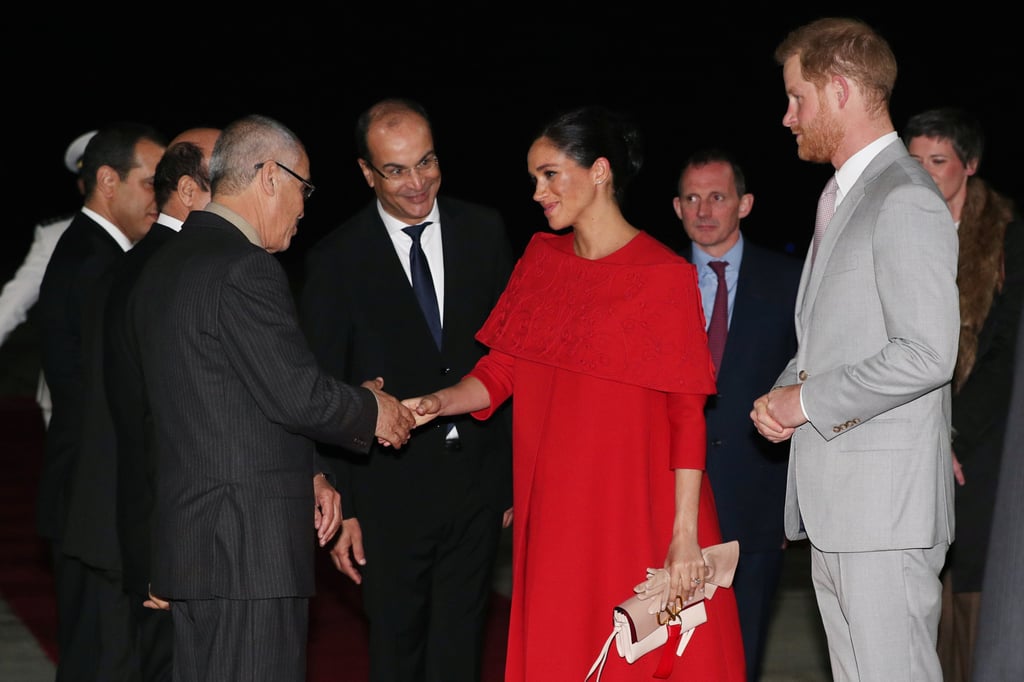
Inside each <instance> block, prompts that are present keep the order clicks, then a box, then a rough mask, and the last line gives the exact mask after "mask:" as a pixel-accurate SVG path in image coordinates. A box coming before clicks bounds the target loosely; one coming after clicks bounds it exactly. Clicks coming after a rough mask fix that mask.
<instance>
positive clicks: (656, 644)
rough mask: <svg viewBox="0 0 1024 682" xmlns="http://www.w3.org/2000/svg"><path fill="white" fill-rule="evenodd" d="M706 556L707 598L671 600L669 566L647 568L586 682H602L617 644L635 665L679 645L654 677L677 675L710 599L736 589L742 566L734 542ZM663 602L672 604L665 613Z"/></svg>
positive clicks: (617, 613)
mask: <svg viewBox="0 0 1024 682" xmlns="http://www.w3.org/2000/svg"><path fill="white" fill-rule="evenodd" d="M701 553H702V554H703V555H704V563H705V564H707V566H708V568H709V569H710V572H709V576H708V580H707V583H706V584H705V586H704V592H703V594H700V593H699V592H698V594H697V596H695V597H694V598H693V599H692V600H690V601H688V602H680V601H678V600H677V601H674V602H673V601H671V600H668V599H665V595H664V592H666V591H667V590H668V588H669V584H668V582H669V581H668V572H667V571H665V569H663V568H657V569H655V568H649V569H647V580H645V581H644V582H642V583H640V584H639V585H637V586H636V587H634V588H633V592H634V594H633V596H631V597H630V598H629V599H627V600H625V601H624V602H622V603H621V604H618V605H616V606H615V607H614V608H613V610H612V633H611V634H610V635H609V636H608V639H607V640H606V641H605V643H604V646H603V647H602V648H601V653H600V654H598V656H597V659H596V660H595V661H594V664H593V665H592V666H591V667H590V672H588V673H587V676H586V677H585V678H583V679H584V682H586V681H587V680H589V679H590V677H591V676H592V675H593V674H594V673H595V672H596V673H597V677H596V678H595V682H600V679H601V672H602V671H603V670H604V664H605V661H606V660H607V658H608V652H609V651H610V650H611V645H612V642H615V649H616V651H617V652H618V654H619V656H620V657H621V658H624V659H626V662H627V663H634V662H636V661H637V660H638V659H639V658H640V657H641V656H644V655H645V654H647V653H650V652H651V651H654V650H655V649H658V648H660V647H663V646H665V645H666V644H669V643H670V642H671V643H673V644H674V647H669V648H666V649H665V650H664V651H663V652H662V657H661V662H660V663H659V665H658V670H657V671H656V672H655V674H654V676H655V677H660V678H666V677H668V676H669V675H670V674H671V672H672V665H673V663H674V660H675V658H676V657H678V656H682V655H683V651H684V650H685V649H686V645H687V644H688V643H689V641H690V637H691V636H692V635H693V631H694V629H695V628H696V627H697V626H698V625H701V624H703V623H706V622H707V620H708V613H707V610H706V609H705V608H704V600H705V599H711V597H712V596H714V594H715V590H717V589H718V588H719V587H730V586H732V579H733V576H734V575H735V573H736V564H737V563H738V562H739V556H740V543H739V542H737V541H736V540H733V541H732V542H726V543H722V544H720V545H712V546H710V547H706V548H704V549H703V550H701ZM662 603H668V606H667V607H666V608H665V609H661V604H662ZM673 649H674V651H673ZM673 653H674V654H675V656H673V655H672V654H673Z"/></svg>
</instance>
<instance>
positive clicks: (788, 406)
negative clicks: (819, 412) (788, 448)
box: [750, 384, 807, 443]
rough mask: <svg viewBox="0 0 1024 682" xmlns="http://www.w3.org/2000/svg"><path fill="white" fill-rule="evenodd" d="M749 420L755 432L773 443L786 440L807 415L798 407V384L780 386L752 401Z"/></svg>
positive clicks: (805, 419)
mask: <svg viewBox="0 0 1024 682" xmlns="http://www.w3.org/2000/svg"><path fill="white" fill-rule="evenodd" d="M750 420H751V421H752V422H754V427H755V428H757V432H758V433H760V434H761V435H762V436H764V437H765V438H767V439H768V440H770V441H771V442H773V443H781V442H782V441H784V440H788V439H789V438H790V437H791V436H792V435H793V432H794V431H796V427H798V426H800V425H801V424H804V423H805V422H806V421H807V417H805V416H804V411H803V408H802V407H800V384H793V385H791V386H780V387H779V388H776V389H774V390H772V391H769V392H768V393H765V394H764V395H763V396H761V397H760V398H758V399H757V400H755V401H754V409H752V410H751V411H750Z"/></svg>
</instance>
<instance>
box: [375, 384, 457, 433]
mask: <svg viewBox="0 0 1024 682" xmlns="http://www.w3.org/2000/svg"><path fill="white" fill-rule="evenodd" d="M361 385H362V386H363V388H368V389H370V390H371V391H373V394H374V395H375V396H376V397H377V429H376V430H375V431H374V435H375V436H376V437H377V442H378V443H380V444H381V445H383V446H385V447H393V448H400V447H402V446H403V445H405V444H406V443H408V442H409V437H410V433H411V431H412V430H413V429H414V428H416V427H417V426H421V425H423V424H426V423H427V422H429V421H431V420H433V419H434V417H436V416H437V415H438V412H439V411H440V409H441V401H440V400H438V398H437V396H436V395H434V394H432V393H431V394H429V395H425V396H421V397H418V398H407V399H405V400H401V401H399V400H398V398H396V397H395V396H393V395H391V394H390V393H386V392H385V391H384V379H383V378H382V377H377V378H376V379H371V380H368V381H364V382H363V383H362V384H361Z"/></svg>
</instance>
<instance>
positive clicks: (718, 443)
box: [711, 438, 722, 448]
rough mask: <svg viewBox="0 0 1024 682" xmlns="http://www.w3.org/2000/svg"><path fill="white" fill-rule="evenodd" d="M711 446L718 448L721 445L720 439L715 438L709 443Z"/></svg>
mask: <svg viewBox="0 0 1024 682" xmlns="http://www.w3.org/2000/svg"><path fill="white" fill-rule="evenodd" d="M711 444H712V445H714V446H715V447H716V448H717V447H718V446H720V445H721V444H722V439H721V438H715V439H714V440H712V441H711Z"/></svg>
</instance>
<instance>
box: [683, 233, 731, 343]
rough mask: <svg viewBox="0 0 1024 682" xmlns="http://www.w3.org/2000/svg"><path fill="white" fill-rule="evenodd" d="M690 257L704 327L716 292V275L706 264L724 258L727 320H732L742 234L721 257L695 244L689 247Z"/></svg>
mask: <svg viewBox="0 0 1024 682" xmlns="http://www.w3.org/2000/svg"><path fill="white" fill-rule="evenodd" d="M690 258H691V259H692V261H691V262H692V263H693V264H694V265H695V266H696V267H697V284H698V286H700V298H701V301H702V302H703V303H704V328H705V329H707V325H709V324H711V311H712V310H714V307H715V293H717V292H718V275H716V274H715V271H714V270H712V269H711V267H710V266H709V265H708V263H710V262H711V261H713V260H724V261H725V262H727V263H728V265H727V266H726V267H725V284H726V286H727V287H728V288H729V321H730V323H731V322H732V309H733V303H734V302H735V301H736V283H737V282H738V281H739V278H740V263H741V262H742V261H743V235H742V234H740V238H739V241H737V242H736V243H735V244H733V246H732V248H731V249H729V250H728V251H726V253H725V255H724V256H722V257H721V258H712V257H711V256H710V255H709V254H707V253H706V252H704V251H702V250H701V249H700V248H698V247H697V245H696V244H692V245H691V248H690Z"/></svg>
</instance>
